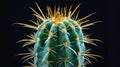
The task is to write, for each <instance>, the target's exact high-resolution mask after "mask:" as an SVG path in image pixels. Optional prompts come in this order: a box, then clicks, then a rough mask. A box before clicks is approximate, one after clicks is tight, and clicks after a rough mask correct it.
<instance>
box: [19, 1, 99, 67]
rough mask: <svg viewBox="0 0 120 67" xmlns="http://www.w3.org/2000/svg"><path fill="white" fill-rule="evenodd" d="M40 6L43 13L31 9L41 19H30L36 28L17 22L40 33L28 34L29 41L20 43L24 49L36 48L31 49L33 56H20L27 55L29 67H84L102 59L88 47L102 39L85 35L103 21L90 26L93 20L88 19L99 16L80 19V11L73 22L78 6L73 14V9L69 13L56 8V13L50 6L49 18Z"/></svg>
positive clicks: (24, 40) (23, 40) (29, 54)
mask: <svg viewBox="0 0 120 67" xmlns="http://www.w3.org/2000/svg"><path fill="white" fill-rule="evenodd" d="M36 5H37V8H38V9H39V11H40V13H38V12H37V11H35V10H34V9H33V8H31V7H30V9H31V10H32V11H33V12H34V13H35V14H34V16H35V17H36V18H37V21H33V20H29V21H30V22H32V23H33V24H34V25H30V24H24V23H17V24H19V25H22V26H24V27H27V28H32V29H34V30H36V31H35V33H34V34H30V35H27V37H28V38H29V39H22V40H19V41H18V42H25V44H24V45H23V47H26V46H29V45H31V44H32V45H33V48H32V49H30V48H29V49H28V50H29V53H20V54H18V55H23V56H24V57H23V58H22V60H24V61H23V62H27V63H28V64H29V65H30V66H29V67H84V66H85V65H86V64H87V63H91V61H90V59H89V58H93V59H96V58H95V57H101V56H99V55H95V54H90V49H87V48H86V47H85V46H86V45H85V44H93V45H96V44H95V43H94V41H100V40H98V39H90V38H89V36H88V35H85V34H84V33H83V29H84V28H86V27H88V26H91V25H94V24H95V23H96V22H99V21H96V22H92V23H87V22H89V21H90V20H86V19H87V18H89V17H90V16H92V15H93V14H95V13H92V14H89V15H87V16H85V17H84V18H81V19H78V18H77V16H78V14H79V12H78V13H77V15H76V18H73V19H72V17H73V15H74V13H75V12H76V10H77V9H78V7H79V5H78V6H77V7H76V8H75V9H74V10H73V11H71V8H72V6H71V7H70V8H69V9H68V11H67V9H66V8H60V7H58V8H54V12H52V10H51V8H50V7H47V11H48V12H47V16H45V15H44V14H43V12H42V10H41V9H40V7H39V5H38V4H37V3H36ZM86 23H87V24H86ZM30 60H32V62H30Z"/></svg>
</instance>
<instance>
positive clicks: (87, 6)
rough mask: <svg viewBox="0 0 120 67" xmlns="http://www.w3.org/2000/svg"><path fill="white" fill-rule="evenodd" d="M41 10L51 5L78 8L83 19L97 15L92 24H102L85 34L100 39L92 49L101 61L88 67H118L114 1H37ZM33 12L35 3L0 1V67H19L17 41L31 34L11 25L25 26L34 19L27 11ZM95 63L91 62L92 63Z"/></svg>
mask: <svg viewBox="0 0 120 67" xmlns="http://www.w3.org/2000/svg"><path fill="white" fill-rule="evenodd" d="M36 2H38V4H39V5H40V7H41V9H42V10H43V11H45V7H46V6H47V5H50V6H51V7H53V6H54V5H61V6H65V5H67V6H70V5H73V7H75V6H77V5H78V4H81V6H80V7H79V9H80V10H81V13H80V15H79V17H80V18H81V17H84V16H86V15H88V14H90V13H93V12H96V13H97V14H96V15H94V16H92V17H91V18H90V19H92V20H102V21H103V22H102V23H98V24H96V25H95V26H92V27H90V30H89V31H87V32H90V33H93V37H95V38H98V39H101V40H102V41H103V42H104V43H102V44H101V43H98V45H99V47H96V48H95V47H92V46H91V47H92V48H93V52H95V53H97V54H100V55H102V56H103V57H104V59H98V62H93V66H88V67H119V65H120V64H119V62H120V61H119V57H120V55H119V50H118V49H120V47H119V40H120V39H119V28H118V27H119V14H118V13H117V12H119V9H120V7H119V2H117V1H115V0H36ZM30 6H31V7H33V8H35V9H37V8H36V6H35V0H3V1H2V0H1V1H0V42H1V43H0V67H21V65H22V63H21V61H20V57H17V56H16V54H18V53H20V52H23V51H24V49H23V48H21V44H17V43H16V41H18V40H19V39H22V38H25V34H29V33H30V32H31V31H32V30H30V29H26V28H23V27H20V26H18V25H14V23H16V22H24V23H28V21H27V20H28V19H34V17H33V15H32V14H33V12H32V11H31V10H30V9H29V7H30ZM93 61H94V60H93Z"/></svg>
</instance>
